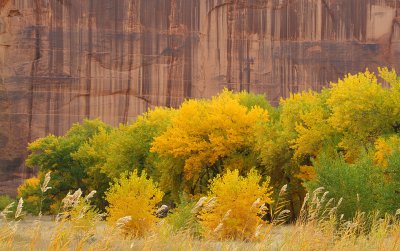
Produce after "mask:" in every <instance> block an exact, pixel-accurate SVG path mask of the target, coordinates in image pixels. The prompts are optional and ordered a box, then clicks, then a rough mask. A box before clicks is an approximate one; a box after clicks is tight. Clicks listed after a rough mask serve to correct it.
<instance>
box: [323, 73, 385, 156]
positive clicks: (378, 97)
mask: <svg viewBox="0 0 400 251" xmlns="http://www.w3.org/2000/svg"><path fill="white" fill-rule="evenodd" d="M387 97H388V90H386V89H384V88H383V87H382V86H381V85H380V84H379V83H378V82H377V78H376V76H375V74H373V73H371V72H369V71H368V70H366V71H365V72H364V73H358V74H356V75H351V74H349V75H347V76H346V77H345V78H344V79H343V80H339V81H338V82H337V83H335V84H332V88H331V95H330V97H329V98H328V99H327V104H328V105H329V107H330V109H331V110H332V115H331V116H330V118H329V120H328V121H329V123H330V124H331V126H332V127H333V128H334V129H335V130H337V131H338V132H339V133H342V134H343V138H342V141H341V142H340V143H339V146H340V147H342V148H343V149H345V150H346V158H347V159H348V160H354V159H356V158H357V157H358V155H359V148H358V147H355V146H359V145H360V144H361V145H368V144H373V142H374V141H375V139H376V138H377V136H378V135H379V134H381V133H382V132H385V131H388V130H390V129H391V126H392V124H393V116H392V115H393V113H392V109H391V108H390V104H388V103H387V102H386V101H385V100H386V99H387Z"/></svg>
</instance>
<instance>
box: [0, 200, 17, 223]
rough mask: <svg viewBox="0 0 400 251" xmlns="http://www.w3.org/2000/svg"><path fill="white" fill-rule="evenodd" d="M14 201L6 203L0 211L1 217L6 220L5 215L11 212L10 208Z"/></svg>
mask: <svg viewBox="0 0 400 251" xmlns="http://www.w3.org/2000/svg"><path fill="white" fill-rule="evenodd" d="M14 204H15V202H11V203H10V204H8V205H7V206H6V207H5V208H4V209H3V210H2V211H1V212H0V217H3V219H4V220H7V215H8V214H10V213H12V211H11V208H12V207H13V206H14Z"/></svg>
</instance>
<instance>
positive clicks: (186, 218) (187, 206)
mask: <svg viewBox="0 0 400 251" xmlns="http://www.w3.org/2000/svg"><path fill="white" fill-rule="evenodd" d="M180 201H181V203H180V204H179V205H177V207H176V208H174V209H173V210H172V214H169V215H168V217H167V218H166V222H167V223H168V225H169V226H170V227H171V229H172V231H173V232H174V233H177V232H183V231H187V232H189V233H190V234H193V235H196V236H197V235H199V234H200V225H199V223H198V221H197V217H196V214H195V212H194V210H193V208H194V207H195V205H196V201H193V200H190V199H188V198H186V197H185V196H180Z"/></svg>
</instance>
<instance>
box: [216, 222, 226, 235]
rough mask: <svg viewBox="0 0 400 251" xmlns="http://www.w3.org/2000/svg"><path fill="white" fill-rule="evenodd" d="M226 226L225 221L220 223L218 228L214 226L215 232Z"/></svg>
mask: <svg viewBox="0 0 400 251" xmlns="http://www.w3.org/2000/svg"><path fill="white" fill-rule="evenodd" d="M223 226H224V223H222V222H221V223H219V224H218V226H217V227H216V228H214V233H216V232H218V231H220V230H221V229H222V227H223Z"/></svg>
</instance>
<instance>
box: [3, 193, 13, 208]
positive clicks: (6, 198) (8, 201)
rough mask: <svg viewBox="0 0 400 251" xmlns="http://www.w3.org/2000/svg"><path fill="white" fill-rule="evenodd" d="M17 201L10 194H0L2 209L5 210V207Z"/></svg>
mask: <svg viewBox="0 0 400 251" xmlns="http://www.w3.org/2000/svg"><path fill="white" fill-rule="evenodd" d="M13 202H15V200H14V199H12V198H11V197H10V196H8V195H0V211H3V209H4V208H6V207H7V206H8V205H10V204H11V203H13Z"/></svg>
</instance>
